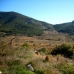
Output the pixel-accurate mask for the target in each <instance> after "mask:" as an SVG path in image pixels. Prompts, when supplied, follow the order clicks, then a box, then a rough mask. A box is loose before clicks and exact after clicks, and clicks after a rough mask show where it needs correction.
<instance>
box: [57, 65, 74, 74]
mask: <svg viewBox="0 0 74 74" xmlns="http://www.w3.org/2000/svg"><path fill="white" fill-rule="evenodd" d="M57 68H58V69H59V70H60V71H61V72H62V73H63V74H74V65H72V64H60V65H58V66H57Z"/></svg>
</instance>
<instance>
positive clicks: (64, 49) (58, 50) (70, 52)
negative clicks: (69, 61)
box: [51, 44, 74, 58]
mask: <svg viewBox="0 0 74 74" xmlns="http://www.w3.org/2000/svg"><path fill="white" fill-rule="evenodd" d="M51 54H52V55H57V54H61V55H63V56H65V57H68V58H72V57H73V56H74V48H73V46H71V45H67V44H62V45H60V46H56V47H55V48H54V50H53V51H52V52H51Z"/></svg>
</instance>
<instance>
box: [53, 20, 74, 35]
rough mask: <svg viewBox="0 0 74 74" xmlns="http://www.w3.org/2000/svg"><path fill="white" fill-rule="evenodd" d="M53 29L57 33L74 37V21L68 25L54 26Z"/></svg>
mask: <svg viewBox="0 0 74 74" xmlns="http://www.w3.org/2000/svg"><path fill="white" fill-rule="evenodd" d="M53 27H54V29H55V30H57V31H58V32H62V33H68V34H70V35H74V21H72V22H68V23H62V24H56V25H53Z"/></svg>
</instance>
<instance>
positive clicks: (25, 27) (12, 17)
mask: <svg viewBox="0 0 74 74" xmlns="http://www.w3.org/2000/svg"><path fill="white" fill-rule="evenodd" d="M45 31H57V32H62V33H67V34H70V35H71V34H72V35H74V21H72V22H67V23H61V24H56V25H53V24H49V23H46V22H44V21H39V20H36V19H34V18H31V17H28V16H25V15H23V14H20V13H18V12H14V11H12V12H0V32H1V33H5V34H6V35H27V36H40V35H42V34H43V33H44V32H45Z"/></svg>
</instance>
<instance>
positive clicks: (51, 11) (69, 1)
mask: <svg viewBox="0 0 74 74" xmlns="http://www.w3.org/2000/svg"><path fill="white" fill-rule="evenodd" d="M0 11H6V12H9V11H15V12H18V13H21V14H23V15H26V16H29V17H32V18H35V19H37V20H41V21H45V22H48V23H51V24H58V23H64V22H71V21H73V20H74V0H0Z"/></svg>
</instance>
